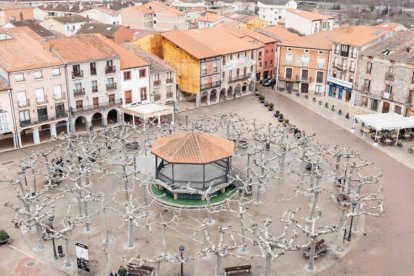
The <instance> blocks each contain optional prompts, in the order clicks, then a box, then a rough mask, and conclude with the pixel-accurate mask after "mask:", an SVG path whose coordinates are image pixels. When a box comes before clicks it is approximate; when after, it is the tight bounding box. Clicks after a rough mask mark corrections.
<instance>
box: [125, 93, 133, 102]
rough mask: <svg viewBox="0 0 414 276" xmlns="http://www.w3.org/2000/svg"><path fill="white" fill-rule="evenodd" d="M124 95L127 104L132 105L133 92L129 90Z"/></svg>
mask: <svg viewBox="0 0 414 276" xmlns="http://www.w3.org/2000/svg"><path fill="white" fill-rule="evenodd" d="M124 95H125V103H126V104H130V103H132V91H131V90H127V91H125V92H124Z"/></svg>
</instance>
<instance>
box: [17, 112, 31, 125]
mask: <svg viewBox="0 0 414 276" xmlns="http://www.w3.org/2000/svg"><path fill="white" fill-rule="evenodd" d="M19 118H20V123H25V122H30V112H29V110H24V111H20V112H19Z"/></svg>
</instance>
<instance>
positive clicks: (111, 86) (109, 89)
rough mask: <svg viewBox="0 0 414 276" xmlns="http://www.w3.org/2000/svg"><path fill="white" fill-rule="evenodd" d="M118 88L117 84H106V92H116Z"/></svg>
mask: <svg viewBox="0 0 414 276" xmlns="http://www.w3.org/2000/svg"><path fill="white" fill-rule="evenodd" d="M116 88H117V86H116V82H114V83H107V84H106V91H111V90H115V89H116Z"/></svg>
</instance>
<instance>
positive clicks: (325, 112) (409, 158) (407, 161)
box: [263, 90, 414, 170]
mask: <svg viewBox="0 0 414 276" xmlns="http://www.w3.org/2000/svg"><path fill="white" fill-rule="evenodd" d="M267 93H275V92H273V91H267V90H265V91H264V92H263V94H264V95H265V96H266V94H267ZM276 93H279V94H281V95H283V96H285V97H287V98H289V99H291V100H293V101H295V102H297V103H299V104H300V105H302V106H304V107H306V108H308V109H309V110H312V111H313V112H315V113H317V114H318V115H320V116H322V117H324V118H326V119H328V120H329V121H331V122H333V123H335V124H336V125H338V126H340V127H342V128H344V129H347V130H349V131H351V129H352V125H353V120H352V119H353V117H354V115H360V114H369V113H373V112H371V111H370V110H365V109H362V108H360V107H355V106H351V105H350V104H348V103H345V102H339V101H338V100H334V99H331V98H329V97H315V98H316V101H315V102H313V100H312V98H313V97H309V98H308V99H305V97H304V95H300V96H299V97H298V96H296V95H295V94H288V93H286V92H280V91H277V92H276ZM319 100H321V101H322V104H321V105H320V104H319ZM326 102H327V103H328V106H329V107H328V108H326V107H325V103H326ZM332 105H334V106H335V112H333V111H331V107H332ZM339 109H341V110H342V115H338V110H339ZM346 113H349V119H346V118H345V114H346ZM360 127H361V125H360V124H356V125H355V133H354V134H355V135H356V136H358V137H360V138H361V139H364V140H365V141H366V142H367V143H370V144H371V145H373V141H372V140H371V139H370V138H369V137H365V138H363V137H362V135H361V134H360ZM402 142H403V147H402V148H399V147H397V146H384V145H381V144H378V146H376V147H377V148H378V149H379V150H381V151H382V152H384V153H386V154H387V155H389V156H391V157H392V158H394V159H396V160H398V161H399V162H401V163H403V164H404V165H406V166H407V167H409V168H410V169H412V170H414V155H413V154H410V153H408V151H407V148H408V147H411V148H414V141H413V140H411V141H402ZM373 146H374V145H373Z"/></svg>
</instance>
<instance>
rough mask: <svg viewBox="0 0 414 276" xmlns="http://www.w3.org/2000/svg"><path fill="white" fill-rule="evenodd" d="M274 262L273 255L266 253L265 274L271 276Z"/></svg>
mask: <svg viewBox="0 0 414 276" xmlns="http://www.w3.org/2000/svg"><path fill="white" fill-rule="evenodd" d="M271 262H272V255H270V253H266V259H265V267H264V276H270V263H271Z"/></svg>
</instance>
